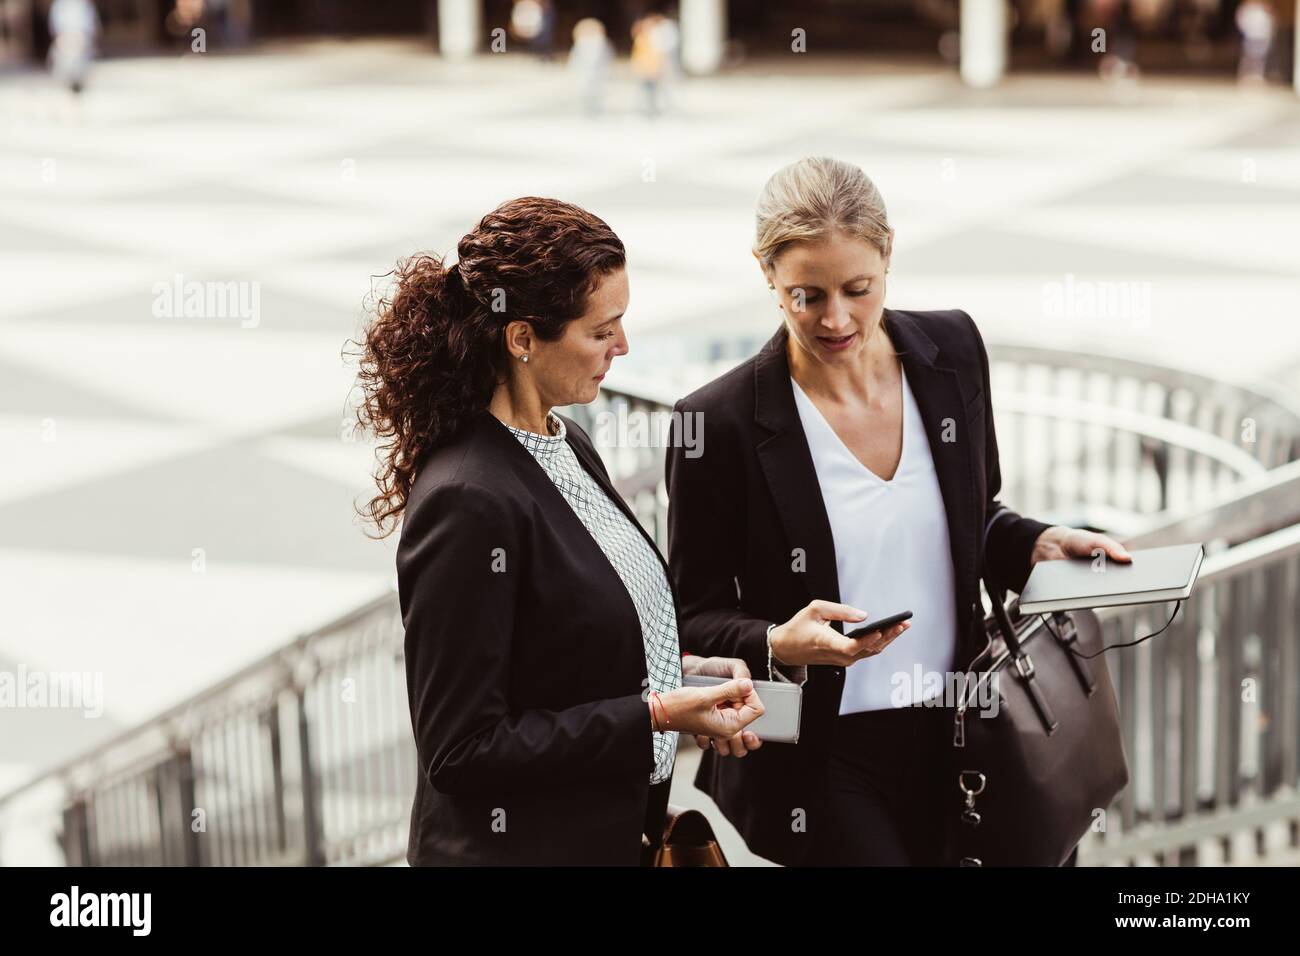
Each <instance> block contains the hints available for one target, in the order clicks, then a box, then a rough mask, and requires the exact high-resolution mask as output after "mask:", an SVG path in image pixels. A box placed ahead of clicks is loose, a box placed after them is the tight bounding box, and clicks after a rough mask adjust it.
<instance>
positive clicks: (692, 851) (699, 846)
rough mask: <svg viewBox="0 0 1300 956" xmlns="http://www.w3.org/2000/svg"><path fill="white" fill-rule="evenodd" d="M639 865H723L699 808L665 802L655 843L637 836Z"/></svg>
mask: <svg viewBox="0 0 1300 956" xmlns="http://www.w3.org/2000/svg"><path fill="white" fill-rule="evenodd" d="M641 865H642V866H727V865H729V864H728V863H727V858H726V857H725V856H724V855H723V853H722V847H720V846H719V845H718V838H717V837H716V836H715V835H714V833H713V826H712V825H711V824H710V823H709V818H708V817H706V816H705V815H704V814H703V813H701V812H700V811H699V810H687V809H685V808H683V807H674V806H672V805H669V807H668V813H667V815H666V816H665V817H664V838H663V841H662V842H661V843H660V844H659V845H658V846H651V845H650V841H649V840H647V839H646V838H645V836H642V837H641Z"/></svg>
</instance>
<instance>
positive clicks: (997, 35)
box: [960, 0, 1300, 89]
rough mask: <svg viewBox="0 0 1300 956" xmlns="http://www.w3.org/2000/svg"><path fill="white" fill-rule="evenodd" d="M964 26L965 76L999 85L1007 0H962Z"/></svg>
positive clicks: (974, 83)
mask: <svg viewBox="0 0 1300 956" xmlns="http://www.w3.org/2000/svg"><path fill="white" fill-rule="evenodd" d="M1297 2H1300V0H1297ZM960 30H961V78H962V80H964V81H965V82H966V84H967V85H968V86H974V87H977V88H981V89H982V88H984V87H989V86H994V85H996V84H997V82H998V81H999V80H1000V79H1002V74H1003V73H1005V72H1006V69H1007V3H1006V0H961V25H960Z"/></svg>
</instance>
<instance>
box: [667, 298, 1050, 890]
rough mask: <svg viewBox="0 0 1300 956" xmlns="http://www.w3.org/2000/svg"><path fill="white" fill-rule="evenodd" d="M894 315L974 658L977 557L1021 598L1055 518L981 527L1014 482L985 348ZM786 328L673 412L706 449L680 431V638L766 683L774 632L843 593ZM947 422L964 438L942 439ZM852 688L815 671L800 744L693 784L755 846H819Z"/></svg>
mask: <svg viewBox="0 0 1300 956" xmlns="http://www.w3.org/2000/svg"><path fill="white" fill-rule="evenodd" d="M884 323H885V329H886V331H887V332H888V334H889V337H890V339H891V341H892V342H893V343H894V347H895V348H896V349H897V350H898V351H899V352H900V353H902V355H901V359H902V362H903V367H904V369H905V370H906V373H907V377H908V382H909V384H910V385H911V387H912V392H913V394H914V395H915V397H916V403H917V406H918V407H919V408H920V411H921V417H922V419H924V422H925V431H926V434H927V436H928V437H929V440H930V450H931V453H932V455H933V457H934V464H935V470H936V471H937V473H938V479H939V487H940V489H941V491H942V493H943V500H944V507H945V510H946V511H947V517H948V533H949V538H950V540H951V544H952V563H953V569H954V584H955V587H956V591H957V593H956V603H957V629H958V633H957V635H956V639H957V655H956V661H957V665H958V666H962V667H964V666H965V665H966V663H967V662H968V661H969V660H970V658H971V656H972V655H973V653H974V650H975V649H976V648H977V646H982V644H983V642H982V641H981V640H980V639H979V623H980V621H981V619H982V616H983V615H982V614H981V613H980V610H979V608H978V607H977V602H978V600H979V579H980V575H981V572H982V566H981V556H983V559H984V560H987V561H988V562H989V563H990V567H991V570H992V571H993V573H994V575H995V576H996V577H997V579H998V580H999V581H1000V582H1001V584H1002V586H1004V587H1009V588H1011V589H1013V590H1016V591H1019V590H1020V588H1021V587H1023V586H1024V582H1025V578H1026V577H1028V574H1029V566H1030V564H1029V559H1030V553H1031V551H1032V549H1033V544H1034V541H1035V539H1036V538H1037V537H1038V535H1039V534H1040V533H1041V532H1042V530H1043V529H1044V528H1046V527H1048V526H1047V525H1046V524H1044V523H1042V522H1040V521H1033V520H1030V519H1028V518H1022V517H1020V516H1019V515H1017V514H1015V513H1014V512H1011V511H1008V510H1003V511H1001V512H1000V514H999V515H998V517H997V518H996V520H994V522H993V523H992V527H990V528H988V529H987V540H986V541H985V536H986V528H985V523H986V521H987V520H988V518H989V517H990V516H991V515H993V513H994V511H995V509H998V508H1000V507H1001V506H1000V505H999V503H998V502H997V501H996V500H995V499H996V497H997V494H998V491H999V489H1000V488H1001V484H1002V479H1001V474H1000V472H999V470H998V447H997V439H996V437H995V436H994V432H993V411H992V407H991V404H990V400H989V394H990V392H989V367H988V356H987V355H986V353H985V351H984V343H983V340H982V339H981V338H980V334H979V331H978V330H977V329H976V328H975V324H974V322H972V321H971V318H970V316H968V315H967V314H966V313H965V312H960V311H949V312H901V311H897V310H893V309H886V310H885V312H884ZM786 337H787V333H786V330H785V327H784V326H782V328H781V329H780V331H778V332H777V334H776V335H774V336H773V337H772V339H771V340H770V341H769V342H768V343H767V344H766V345H765V346H764V347H763V349H762V350H761V351H760V352H759V354H758V355H757V356H755V357H754V358H752V359H749V360H748V361H746V362H744V363H742V364H741V365H739V366H738V367H737V368H735V369H732V370H731V371H730V372H728V373H727V374H725V375H723V376H722V377H721V378H718V379H716V380H715V381H713V382H711V383H709V384H708V385H706V386H704V387H703V388H701V389H700V390H698V391H696V392H694V393H692V394H691V395H688V396H687V397H686V398H684V399H682V400H681V401H680V402H678V403H677V405H676V407H675V410H674V411H675V413H678V414H690V413H700V414H701V415H702V418H701V419H700V429H701V430H700V432H699V434H702V436H703V442H702V445H700V446H697V447H699V449H700V450H699V453H695V452H692V451H691V450H689V449H685V448H681V447H678V445H679V444H680V443H679V442H677V441H676V440H675V438H676V436H675V435H674V436H673V437H674V440H673V441H670V450H669V455H668V462H667V472H668V495H669V510H668V528H669V538H668V553H669V563H670V565H671V567H672V569H673V579H674V582H675V584H676V591H677V599H678V606H677V607H678V615H679V619H680V622H681V632H680V635H681V641H682V644H683V646H686V647H690V648H691V649H692V650H693V651H697V652H698V653H700V654H710V655H724V656H728V657H740V658H743V659H744V660H745V661H747V662H748V664H749V667H750V670H751V671H752V672H753V674H754V676H755V677H759V678H763V679H766V677H767V627H768V625H769V624H772V623H781V622H784V621H786V620H789V618H790V617H791V616H793V615H794V614H795V613H796V612H797V611H799V610H800V609H801V608H803V607H804V606H806V605H807V604H808V603H809V601H811V600H813V599H815V598H820V599H823V600H827V601H836V602H838V601H839V600H840V595H839V580H838V575H837V572H836V565H835V546H834V542H833V539H832V536H831V528H830V524H829V521H828V519H827V517H826V508H825V505H824V503H823V501H822V496H821V491H820V486H819V485H818V481H817V473H816V471H815V469H814V466H813V460H812V454H811V452H810V451H809V449H808V440H807V438H806V436H805V435H804V431H803V426H802V424H801V423H800V419H799V413H798V409H797V407H796V406H795V401H794V394H793V391H792V389H791V385H790V365H789V360H788V358H787V356H786ZM678 421H679V419H678V417H677V414H674V416H673V422H674V423H676V422H678ZM945 427H950V431H949V434H950V436H951V437H952V438H953V439H954V440H950V441H947V442H945V441H943V433H944V429H945ZM688 452H690V453H692V454H696V457H688ZM796 548H802V549H803V552H804V558H805V564H804V565H803V567H804V570H802V571H796V570H794V568H795V567H797V566H798V565H797V563H796V562H795V560H794V559H795V555H794V553H793V552H794V549H796ZM876 610H878V611H879V612H880V613H885V612H886V611H889V610H893V609H892V608H878V609H876ZM836 627H837V629H838V630H841V631H842V630H843V628H842V627H841V626H840V625H839V624H838V623H837V625H836ZM843 688H844V669H843V668H839V667H831V666H822V665H817V666H812V667H809V668H808V680H807V683H806V684H805V685H804V704H803V720H802V727H801V730H800V737H799V743H798V744H767V745H766V746H764V747H763V748H762V749H761V750H758V751H755V752H754V753H751V754H749V755H747V756H746V757H745V758H744V759H743V760H735V759H723V760H720V759H718V758H717V756H716V755H715V754H713V753H711V752H710V753H705V754H704V757H703V761H702V763H701V765H700V769H699V773H698V775H697V776H696V780H695V784H696V786H697V787H699V788H700V789H701V790H704V791H706V792H707V793H709V794H711V795H712V796H713V799H714V800H715V801H716V802H717V804H718V806H719V807H721V809H722V811H723V812H724V813H725V814H726V815H727V818H728V819H730V820H731V821H732V822H733V823H734V824H735V825H736V828H737V829H738V830H739V831H740V832H741V834H742V835H743V836H744V837H745V840H746V841H747V842H748V843H749V846H750V848H751V849H752V850H753V851H754V852H755V853H758V854H761V855H762V856H765V857H768V858H769V859H772V860H775V861H777V862H779V863H786V864H796V863H798V862H799V861H800V860H801V859H802V857H803V854H804V853H805V852H806V850H807V847H808V846H809V844H810V843H811V836H812V833H813V832H814V828H815V827H816V825H817V807H818V804H819V801H820V791H821V779H822V771H823V769H824V767H825V764H826V758H827V756H828V750H829V738H830V734H831V731H832V724H833V723H834V721H835V718H836V716H837V715H838V713H839V705H840V693H841V691H842V690H843ZM799 811H803V812H802V813H800V812H799ZM799 823H802V825H803V826H804V827H806V829H805V830H802V831H801V830H800V828H799V826H797V825H796V824H799Z"/></svg>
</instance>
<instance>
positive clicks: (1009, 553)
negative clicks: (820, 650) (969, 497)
mask: <svg viewBox="0 0 1300 956" xmlns="http://www.w3.org/2000/svg"><path fill="white" fill-rule="evenodd" d="M962 315H964V316H966V321H967V322H969V323H970V327H971V334H972V335H974V336H975V341H976V343H977V344H978V345H979V355H980V372H981V375H982V378H983V387H984V436H985V445H984V467H985V487H986V489H987V491H988V502H987V503H986V505H985V507H984V521H985V524H984V561H985V562H986V564H987V566H988V569H989V572H990V574H991V576H992V577H993V579H994V581H996V582H997V584H999V585H1000V586H1001V587H1004V588H1009V589H1011V590H1012V591H1015V592H1016V593H1017V594H1019V593H1020V591H1021V590H1023V589H1024V586H1025V580H1026V579H1027V578H1028V577H1029V570H1030V567H1031V565H1030V557H1031V556H1032V554H1033V550H1034V542H1035V541H1037V540H1038V536H1039V535H1040V534H1042V533H1043V531H1044V530H1046V529H1047V528H1049V527H1051V525H1049V524H1047V523H1045V522H1042V521H1035V520H1034V519H1033V518H1025V517H1022V516H1020V515H1018V514H1016V512H1014V511H1012V510H1011V509H1010V508H1008V507H1007V506H1006V505H1004V504H1002V502H1000V501H998V500H997V497H998V493H999V492H1000V491H1001V490H1002V468H1001V465H1000V463H999V461H998V438H997V431H996V429H995V428H994V427H993V389H992V387H991V385H990V382H989V356H988V352H987V351H986V350H985V348H984V339H983V337H982V336H981V335H980V332H979V329H978V328H977V327H976V325H975V321H974V320H973V319H972V318H971V317H970V315H968V314H967V313H965V312H963V313H962Z"/></svg>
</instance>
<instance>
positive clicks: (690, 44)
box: [681, 0, 1300, 73]
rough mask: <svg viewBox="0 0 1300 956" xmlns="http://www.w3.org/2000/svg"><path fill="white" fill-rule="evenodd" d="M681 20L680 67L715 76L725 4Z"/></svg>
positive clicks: (695, 9) (705, 1)
mask: <svg viewBox="0 0 1300 956" xmlns="http://www.w3.org/2000/svg"><path fill="white" fill-rule="evenodd" d="M1297 2H1300V0H1297ZM681 18H682V19H681V34H682V66H683V67H684V68H685V69H686V71H687V72H688V73H716V72H717V70H718V67H720V66H721V65H722V54H723V51H724V49H725V47H726V43H727V0H682V2H681Z"/></svg>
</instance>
